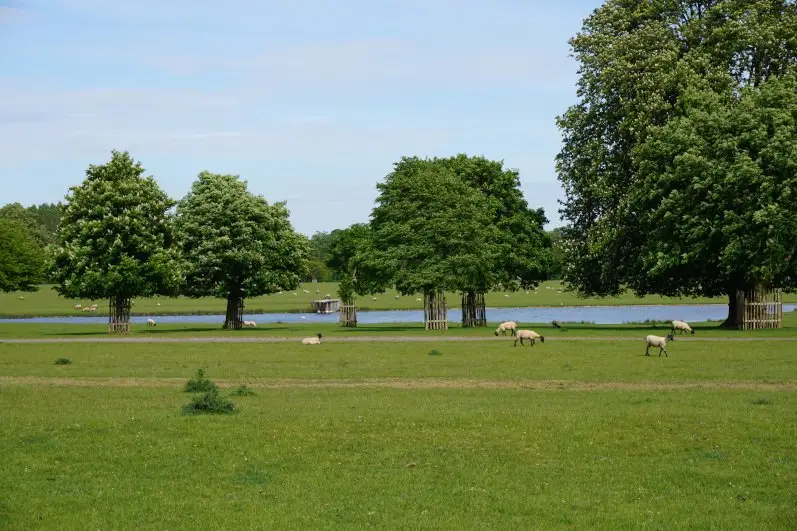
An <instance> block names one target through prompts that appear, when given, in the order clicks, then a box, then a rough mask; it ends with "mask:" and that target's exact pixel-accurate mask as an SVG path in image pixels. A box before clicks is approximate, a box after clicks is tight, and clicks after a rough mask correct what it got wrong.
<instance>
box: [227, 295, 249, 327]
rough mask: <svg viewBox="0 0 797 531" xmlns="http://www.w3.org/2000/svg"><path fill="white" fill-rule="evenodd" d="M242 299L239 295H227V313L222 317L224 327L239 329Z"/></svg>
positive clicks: (241, 322) (241, 316) (242, 307)
mask: <svg viewBox="0 0 797 531" xmlns="http://www.w3.org/2000/svg"><path fill="white" fill-rule="evenodd" d="M243 314H244V299H243V297H241V296H240V295H235V294H234V293H230V294H229V295H227V314H226V316H225V318H224V329H226V330H240V329H241V328H242V327H243Z"/></svg>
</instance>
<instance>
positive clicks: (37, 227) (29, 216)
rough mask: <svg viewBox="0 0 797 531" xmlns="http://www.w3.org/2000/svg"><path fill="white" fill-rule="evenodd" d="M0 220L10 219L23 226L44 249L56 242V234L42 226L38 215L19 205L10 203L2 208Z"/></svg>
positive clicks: (0, 209)
mask: <svg viewBox="0 0 797 531" xmlns="http://www.w3.org/2000/svg"><path fill="white" fill-rule="evenodd" d="M0 219H10V220H14V221H17V222H18V223H20V224H22V225H23V226H24V227H25V230H26V231H28V233H29V234H30V235H31V236H32V237H33V239H34V241H35V242H36V244H37V245H38V246H39V247H41V248H42V249H43V248H44V247H46V246H47V245H49V244H52V243H54V242H55V234H53V233H51V232H50V231H49V230H48V229H47V228H46V227H44V225H42V223H41V222H40V221H39V218H38V216H37V215H36V213H34V212H32V211H31V210H30V209H29V208H25V207H24V206H22V205H21V204H19V203H9V204H7V205H5V206H3V207H2V208H0Z"/></svg>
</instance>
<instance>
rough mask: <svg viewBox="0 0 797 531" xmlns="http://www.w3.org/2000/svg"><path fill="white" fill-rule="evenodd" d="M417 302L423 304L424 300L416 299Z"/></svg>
mask: <svg viewBox="0 0 797 531" xmlns="http://www.w3.org/2000/svg"><path fill="white" fill-rule="evenodd" d="M415 302H423V299H415Z"/></svg>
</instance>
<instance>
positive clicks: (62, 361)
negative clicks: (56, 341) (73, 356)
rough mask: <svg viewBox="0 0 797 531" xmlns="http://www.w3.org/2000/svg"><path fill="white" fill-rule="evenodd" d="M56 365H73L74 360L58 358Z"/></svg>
mask: <svg viewBox="0 0 797 531" xmlns="http://www.w3.org/2000/svg"><path fill="white" fill-rule="evenodd" d="M55 364H56V365H72V360H70V359H69V358H58V359H57V360H55Z"/></svg>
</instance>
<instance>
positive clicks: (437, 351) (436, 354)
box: [427, 348, 443, 356]
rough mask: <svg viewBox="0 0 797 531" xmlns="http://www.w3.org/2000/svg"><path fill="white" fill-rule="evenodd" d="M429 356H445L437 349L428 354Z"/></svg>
mask: <svg viewBox="0 0 797 531" xmlns="http://www.w3.org/2000/svg"><path fill="white" fill-rule="evenodd" d="M427 354H429V355H430V356H442V355H443V353H442V352H440V351H439V350H437V349H436V348H435V349H432V350H430V351H429V352H427Z"/></svg>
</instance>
